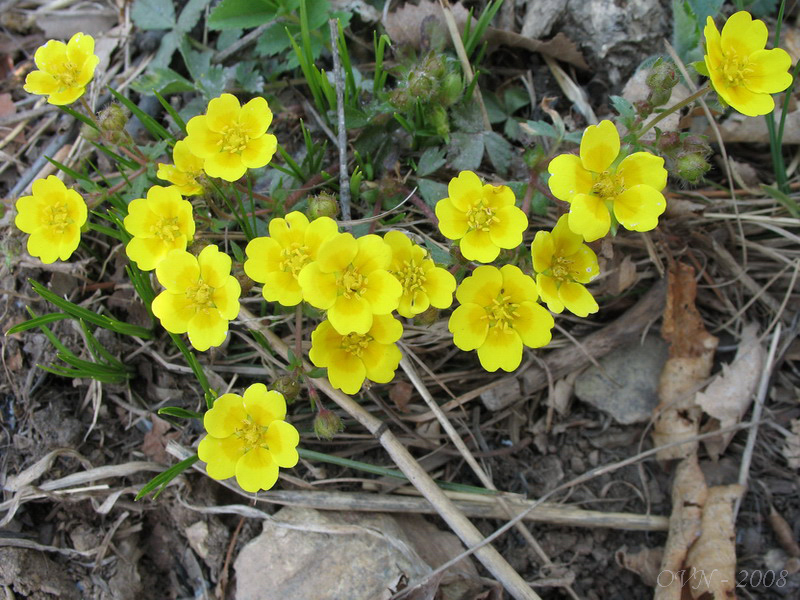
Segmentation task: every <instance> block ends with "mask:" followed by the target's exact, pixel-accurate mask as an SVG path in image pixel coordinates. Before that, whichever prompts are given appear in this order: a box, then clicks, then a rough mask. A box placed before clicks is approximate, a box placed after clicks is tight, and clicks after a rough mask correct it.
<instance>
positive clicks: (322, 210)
mask: <svg viewBox="0 0 800 600" xmlns="http://www.w3.org/2000/svg"><path fill="white" fill-rule="evenodd" d="M306 213H307V214H308V218H309V219H311V220H312V221H313V220H314V219H319V218H320V217H330V218H331V219H335V218H336V215H338V214H339V203H338V202H337V201H336V198H334V197H333V196H331V195H330V194H324V193H323V194H320V195H319V196H312V197H311V198H309V200H308V209H307V210H306Z"/></svg>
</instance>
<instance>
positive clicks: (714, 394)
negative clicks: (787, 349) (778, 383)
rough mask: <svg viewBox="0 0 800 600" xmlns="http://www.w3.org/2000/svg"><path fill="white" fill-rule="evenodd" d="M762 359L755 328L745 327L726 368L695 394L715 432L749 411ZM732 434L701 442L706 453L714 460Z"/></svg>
mask: <svg viewBox="0 0 800 600" xmlns="http://www.w3.org/2000/svg"><path fill="white" fill-rule="evenodd" d="M765 356H766V353H765V351H764V348H763V347H762V345H761V344H760V343H759V339H758V325H756V324H755V323H750V324H748V325H746V326H745V327H744V329H743V330H742V339H741V341H740V342H739V348H738V350H737V351H736V358H734V360H733V362H732V363H731V364H730V365H722V373H721V374H720V375H718V376H717V378H716V379H714V381H712V382H711V384H710V385H709V386H708V387H707V388H706V390H705V392H698V393H697V395H696V396H695V401H696V402H697V404H698V406H700V408H702V409H703V410H704V411H705V412H706V414H708V415H710V416H712V417H714V419H716V421H717V423H718V426H717V427H716V429H724V428H725V427H730V426H731V425H735V424H736V423H738V422H739V420H740V419H741V418H742V417H743V416H744V414H745V413H746V412H747V409H748V408H750V404H751V403H752V401H753V394H754V393H755V391H756V386H757V385H758V380H759V379H760V378H761V371H762V370H763V368H764V358H765ZM710 431H713V429H710ZM734 433H735V432H733V431H731V432H728V433H723V434H720V436H719V437H716V438H711V439H708V440H705V442H704V444H705V447H706V450H708V453H709V454H710V455H711V457H712V458H714V459H715V460H716V459H717V458H718V457H719V455H720V454H722V452H723V451H724V450H725V448H727V446H728V444H729V443H730V441H731V439H732V438H733V435H734Z"/></svg>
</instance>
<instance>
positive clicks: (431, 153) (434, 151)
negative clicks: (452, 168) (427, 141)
mask: <svg viewBox="0 0 800 600" xmlns="http://www.w3.org/2000/svg"><path fill="white" fill-rule="evenodd" d="M444 155H445V149H444V148H441V147H439V146H434V147H432V148H428V149H427V150H425V152H423V153H422V156H420V157H419V161H418V162H417V176H418V177H425V176H426V175H431V174H432V173H435V172H436V171H438V170H439V169H440V168H441V167H443V166H444V163H445V158H444Z"/></svg>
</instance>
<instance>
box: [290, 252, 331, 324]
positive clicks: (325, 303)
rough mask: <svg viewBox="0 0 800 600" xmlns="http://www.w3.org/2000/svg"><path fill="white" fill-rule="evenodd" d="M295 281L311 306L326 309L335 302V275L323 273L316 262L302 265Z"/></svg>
mask: <svg viewBox="0 0 800 600" xmlns="http://www.w3.org/2000/svg"><path fill="white" fill-rule="evenodd" d="M323 246H324V244H323ZM297 281H298V282H299V283H300V288H301V289H302V290H303V299H304V300H305V301H306V302H308V303H309V304H310V305H311V306H315V307H317V308H321V309H322V310H327V309H329V308H330V307H331V306H333V303H334V302H336V294H337V292H338V286H337V285H336V275H334V274H333V273H323V272H322V271H321V270H320V268H319V263H318V262H316V261H315V262H312V263H309V264H307V265H306V266H305V267H303V268H302V269H301V271H300V273H299V275H298V276H297Z"/></svg>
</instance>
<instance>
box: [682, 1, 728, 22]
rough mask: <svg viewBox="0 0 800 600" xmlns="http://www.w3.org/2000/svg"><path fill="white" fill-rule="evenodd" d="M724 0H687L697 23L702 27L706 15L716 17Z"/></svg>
mask: <svg viewBox="0 0 800 600" xmlns="http://www.w3.org/2000/svg"><path fill="white" fill-rule="evenodd" d="M724 1H725V0H687V2H688V3H689V9H690V10H691V11H692V12H693V13H694V18H695V19H696V20H697V24H698V25H699V26H700V27H703V26H704V25H705V22H706V18H708V17H712V18H713V17H716V16H717V13H719V11H720V9H721V8H722V5H723V4H724Z"/></svg>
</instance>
